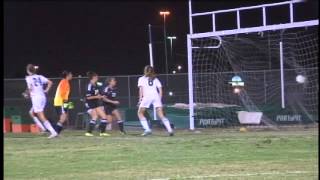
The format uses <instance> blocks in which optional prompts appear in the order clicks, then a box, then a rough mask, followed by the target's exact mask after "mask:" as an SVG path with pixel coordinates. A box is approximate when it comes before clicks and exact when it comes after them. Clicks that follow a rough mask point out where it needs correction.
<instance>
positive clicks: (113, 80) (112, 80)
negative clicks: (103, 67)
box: [106, 77, 117, 87]
mask: <svg viewBox="0 0 320 180" xmlns="http://www.w3.org/2000/svg"><path fill="white" fill-rule="evenodd" d="M106 83H107V84H108V85H109V86H111V87H115V86H116V85H117V80H116V78H115V77H108V78H107V79H106Z"/></svg>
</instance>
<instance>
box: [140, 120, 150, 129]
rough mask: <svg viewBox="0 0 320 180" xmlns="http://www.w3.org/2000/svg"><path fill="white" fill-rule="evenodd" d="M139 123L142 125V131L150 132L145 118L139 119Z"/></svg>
mask: <svg viewBox="0 0 320 180" xmlns="http://www.w3.org/2000/svg"><path fill="white" fill-rule="evenodd" d="M140 123H141V125H142V127H143V129H144V130H146V131H151V130H150V128H149V124H148V121H147V119H146V118H142V119H140Z"/></svg>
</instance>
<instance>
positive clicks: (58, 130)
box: [56, 122, 63, 134]
mask: <svg viewBox="0 0 320 180" xmlns="http://www.w3.org/2000/svg"><path fill="white" fill-rule="evenodd" d="M62 129H63V125H62V124H61V123H60V122H57V125H56V131H57V133H58V134H60V132H61V131H62Z"/></svg>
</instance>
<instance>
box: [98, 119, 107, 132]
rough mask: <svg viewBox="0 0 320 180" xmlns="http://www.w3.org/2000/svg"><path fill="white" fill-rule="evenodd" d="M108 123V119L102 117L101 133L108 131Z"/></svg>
mask: <svg viewBox="0 0 320 180" xmlns="http://www.w3.org/2000/svg"><path fill="white" fill-rule="evenodd" d="M107 123H108V121H107V120H106V119H101V121H100V125H99V128H100V133H104V132H106V127H107Z"/></svg>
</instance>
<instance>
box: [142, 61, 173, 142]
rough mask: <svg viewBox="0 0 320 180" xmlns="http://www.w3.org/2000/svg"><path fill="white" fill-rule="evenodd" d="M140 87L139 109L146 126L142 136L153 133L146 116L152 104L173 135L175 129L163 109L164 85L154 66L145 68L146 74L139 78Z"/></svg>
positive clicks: (143, 125) (143, 124)
mask: <svg viewBox="0 0 320 180" xmlns="http://www.w3.org/2000/svg"><path fill="white" fill-rule="evenodd" d="M138 87H139V103H138V104H139V109H138V117H139V119H140V123H141V125H142V127H143V128H144V133H143V134H142V136H147V135H150V134H151V129H150V128H149V125H148V122H147V119H146V117H145V116H144V114H145V111H146V108H149V107H150V105H151V104H153V106H154V107H155V108H156V111H157V115H158V116H159V118H160V119H161V121H162V122H163V124H164V126H165V127H166V129H167V131H168V133H169V135H170V136H173V135H174V133H173V130H172V128H171V126H170V122H169V120H168V119H167V118H166V117H165V116H164V114H163V110H162V102H161V98H162V85H161V83H160V81H159V79H158V78H157V77H156V75H155V72H154V69H153V67H152V66H146V67H145V68H144V76H142V77H140V78H139V80H138Z"/></svg>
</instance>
